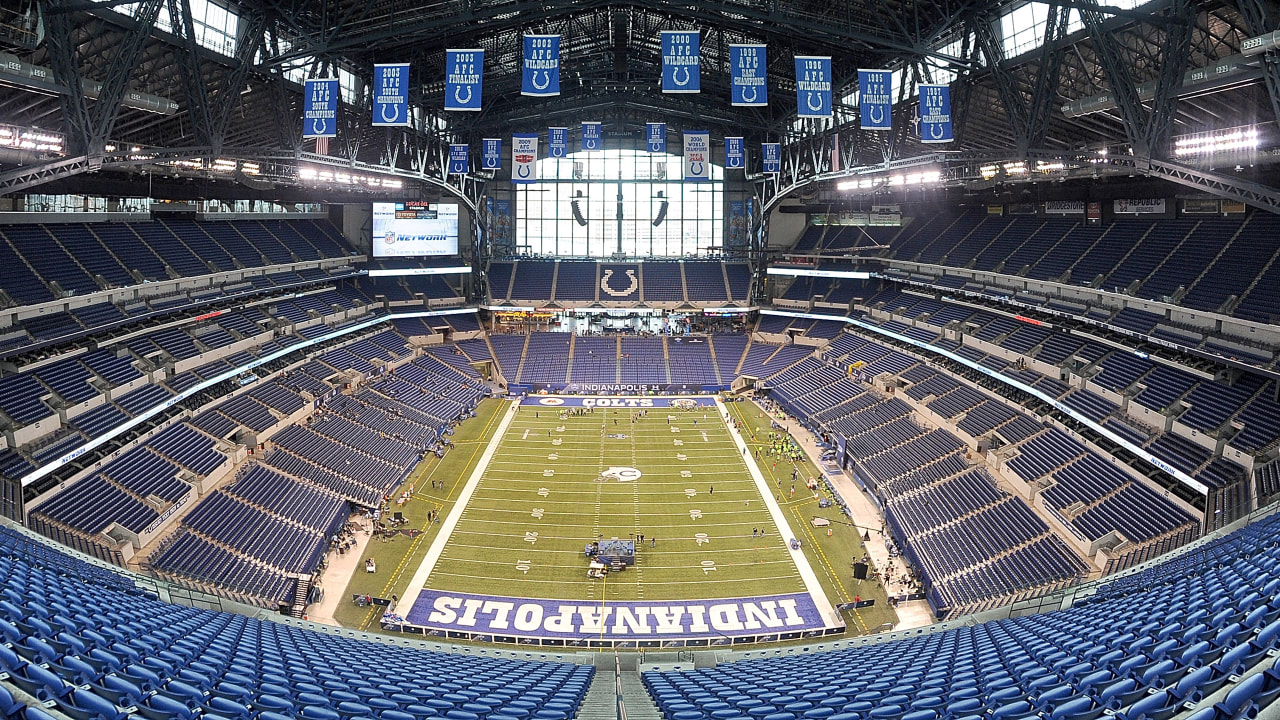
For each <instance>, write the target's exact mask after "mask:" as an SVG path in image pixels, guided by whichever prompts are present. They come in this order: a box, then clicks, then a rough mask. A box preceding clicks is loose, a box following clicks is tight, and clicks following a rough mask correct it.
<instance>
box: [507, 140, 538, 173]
mask: <svg viewBox="0 0 1280 720" xmlns="http://www.w3.org/2000/svg"><path fill="white" fill-rule="evenodd" d="M537 162H538V136H537V135H535V134H532V133H526V134H521V135H512V136H511V182H513V183H516V184H518V185H529V184H531V183H535V182H538V166H537Z"/></svg>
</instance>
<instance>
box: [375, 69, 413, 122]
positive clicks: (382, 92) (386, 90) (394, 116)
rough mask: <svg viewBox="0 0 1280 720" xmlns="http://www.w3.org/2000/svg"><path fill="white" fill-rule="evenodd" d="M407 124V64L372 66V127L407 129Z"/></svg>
mask: <svg viewBox="0 0 1280 720" xmlns="http://www.w3.org/2000/svg"><path fill="white" fill-rule="evenodd" d="M409 124H410V123H409V63H395V64H388V65H374V66H373V125H374V127H408V126H409Z"/></svg>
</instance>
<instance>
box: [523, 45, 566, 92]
mask: <svg viewBox="0 0 1280 720" xmlns="http://www.w3.org/2000/svg"><path fill="white" fill-rule="evenodd" d="M520 94H521V95H531V96H533V97H550V96H552V95H559V94H560V36H559V35H525V36H524V62H523V72H522V73H521V77H520Z"/></svg>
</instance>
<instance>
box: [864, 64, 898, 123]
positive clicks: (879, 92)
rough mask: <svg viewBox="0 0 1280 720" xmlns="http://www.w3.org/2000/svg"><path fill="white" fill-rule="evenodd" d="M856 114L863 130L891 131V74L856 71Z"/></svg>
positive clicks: (877, 71)
mask: <svg viewBox="0 0 1280 720" xmlns="http://www.w3.org/2000/svg"><path fill="white" fill-rule="evenodd" d="M858 114H859V115H860V116H861V119H862V129H863V130H892V129H893V73H891V72H889V71H888V70H859V71H858Z"/></svg>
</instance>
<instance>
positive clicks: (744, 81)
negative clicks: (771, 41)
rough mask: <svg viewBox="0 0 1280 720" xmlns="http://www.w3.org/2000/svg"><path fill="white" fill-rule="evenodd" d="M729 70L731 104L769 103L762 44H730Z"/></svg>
mask: <svg viewBox="0 0 1280 720" xmlns="http://www.w3.org/2000/svg"><path fill="white" fill-rule="evenodd" d="M729 70H730V72H731V73H732V75H731V76H730V88H731V90H732V91H733V92H732V95H731V97H732V104H733V105H735V106H738V107H763V106H765V105H768V104H769V87H768V84H767V83H766V82H765V79H766V77H767V65H766V64H765V46H764V45H730V46H729Z"/></svg>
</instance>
